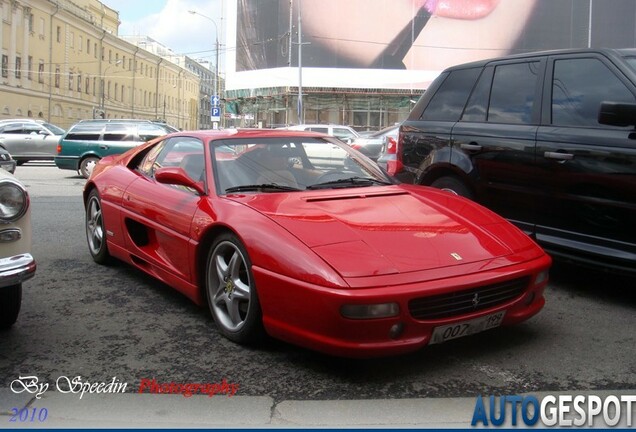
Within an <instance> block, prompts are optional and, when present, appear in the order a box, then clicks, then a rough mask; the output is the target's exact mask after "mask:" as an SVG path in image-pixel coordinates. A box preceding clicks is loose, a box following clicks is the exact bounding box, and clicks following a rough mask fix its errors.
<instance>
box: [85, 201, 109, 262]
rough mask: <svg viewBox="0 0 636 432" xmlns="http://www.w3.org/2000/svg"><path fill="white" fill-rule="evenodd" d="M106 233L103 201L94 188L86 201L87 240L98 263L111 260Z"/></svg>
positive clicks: (94, 259) (89, 248)
mask: <svg viewBox="0 0 636 432" xmlns="http://www.w3.org/2000/svg"><path fill="white" fill-rule="evenodd" d="M105 233H106V229H105V228H104V215H103V214H102V201H101V200H100V198H99V193H98V192H97V189H93V190H92V191H91V193H90V194H88V201H87V202H86V240H87V241H88V250H89V251H90V253H91V256H92V257H93V261H95V262H96V263H98V264H108V263H109V262H110V261H111V258H110V253H109V252H108V245H107V244H106V236H105Z"/></svg>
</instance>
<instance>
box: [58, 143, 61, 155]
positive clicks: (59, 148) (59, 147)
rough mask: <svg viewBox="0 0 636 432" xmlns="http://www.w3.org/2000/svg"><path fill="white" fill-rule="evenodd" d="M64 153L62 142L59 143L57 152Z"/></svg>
mask: <svg viewBox="0 0 636 432" xmlns="http://www.w3.org/2000/svg"><path fill="white" fill-rule="evenodd" d="M60 153H62V144H58V145H57V154H60Z"/></svg>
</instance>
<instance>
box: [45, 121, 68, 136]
mask: <svg viewBox="0 0 636 432" xmlns="http://www.w3.org/2000/svg"><path fill="white" fill-rule="evenodd" d="M43 125H44V127H45V128H47V129H48V130H50V131H51V132H53V135H64V133H65V132H66V131H65V130H64V129H62V128H60V127H57V126H55V125H52V124H51V123H43Z"/></svg>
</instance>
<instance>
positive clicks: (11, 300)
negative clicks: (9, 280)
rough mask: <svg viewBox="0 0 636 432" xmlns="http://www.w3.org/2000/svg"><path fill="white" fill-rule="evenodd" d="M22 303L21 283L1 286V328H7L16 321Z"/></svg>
mask: <svg viewBox="0 0 636 432" xmlns="http://www.w3.org/2000/svg"><path fill="white" fill-rule="evenodd" d="M21 304H22V285H21V284H17V285H11V286H8V287H4V288H0V329H7V328H9V327H11V326H12V325H13V324H14V323H15V322H16V320H17V319H18V314H19V313H20V306H21Z"/></svg>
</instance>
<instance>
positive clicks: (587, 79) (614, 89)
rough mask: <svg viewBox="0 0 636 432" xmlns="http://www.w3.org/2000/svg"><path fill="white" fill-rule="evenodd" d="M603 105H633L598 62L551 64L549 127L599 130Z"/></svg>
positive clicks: (621, 87) (616, 80)
mask: <svg viewBox="0 0 636 432" xmlns="http://www.w3.org/2000/svg"><path fill="white" fill-rule="evenodd" d="M602 101H612V102H632V103H633V102H634V96H633V95H632V93H631V92H630V91H629V89H628V88H627V87H626V86H625V85H624V84H623V83H622V82H621V81H620V80H619V79H618V77H617V76H616V75H615V74H614V73H613V72H612V71H611V70H610V69H608V67H607V66H605V65H604V64H603V62H601V61H600V60H598V59H593V58H587V59H582V58H581V59H566V60H556V61H555V62H554V79H553V82H552V123H553V124H555V125H559V126H599V123H598V120H597V118H598V110H599V108H600V104H601V102H602Z"/></svg>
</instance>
